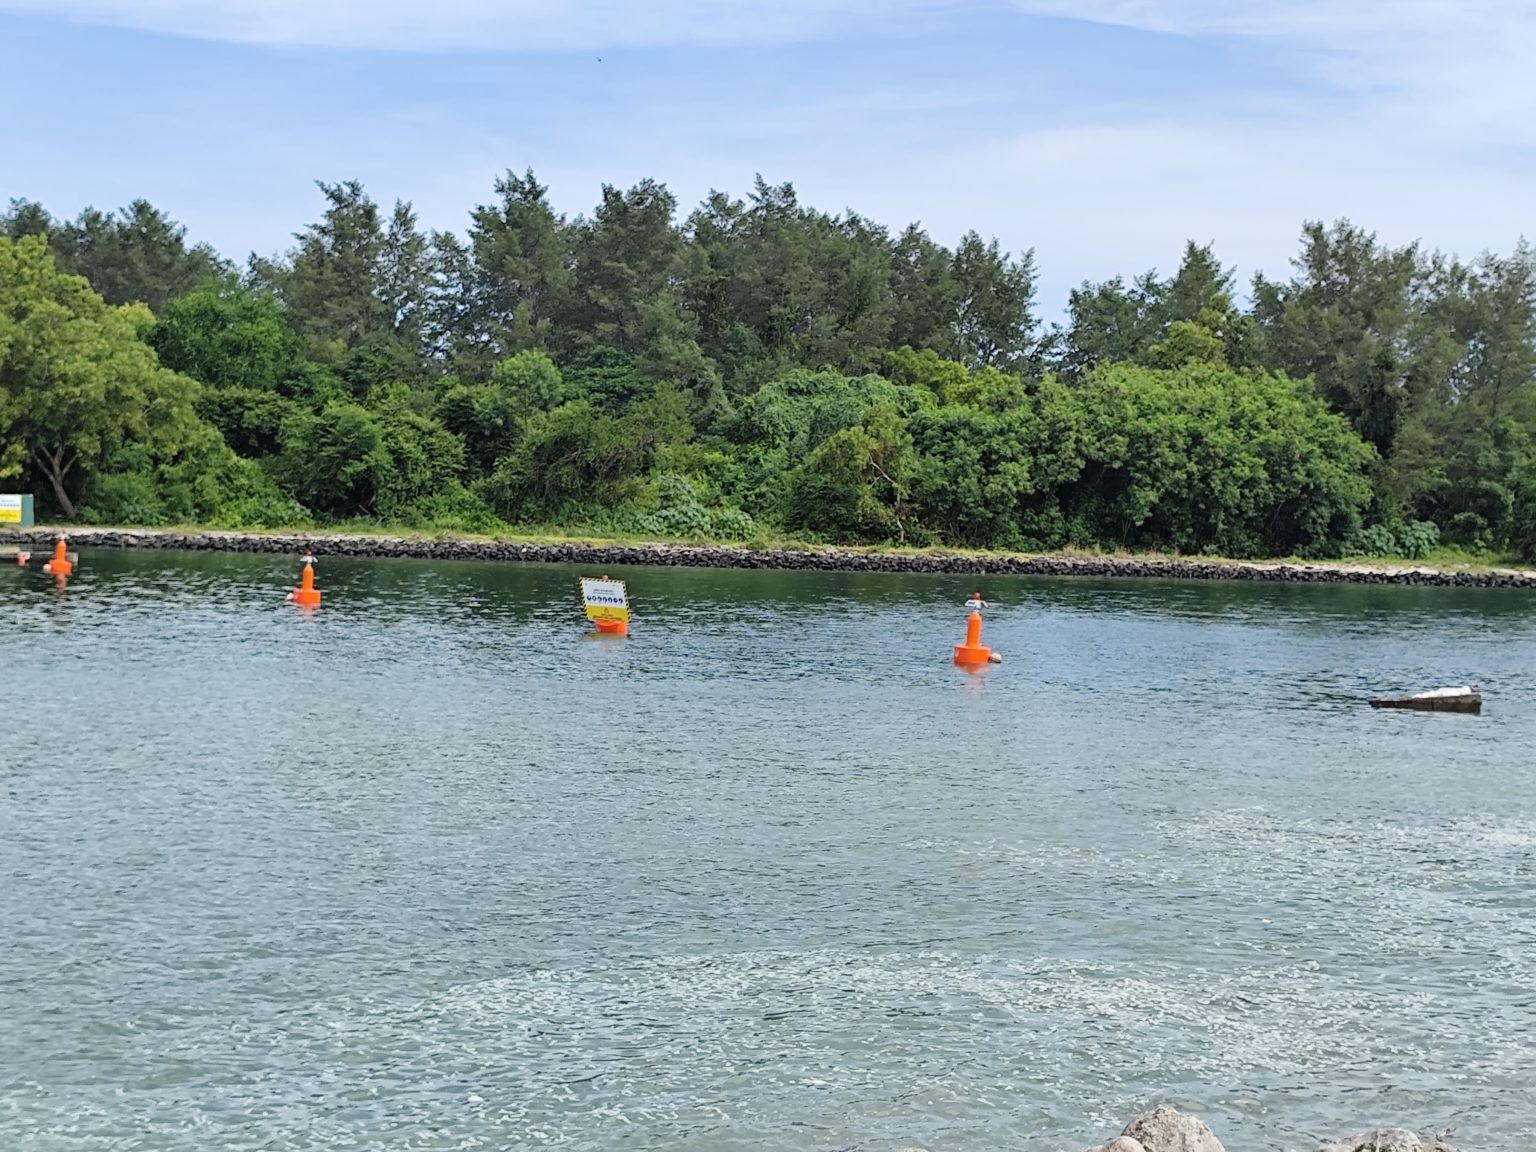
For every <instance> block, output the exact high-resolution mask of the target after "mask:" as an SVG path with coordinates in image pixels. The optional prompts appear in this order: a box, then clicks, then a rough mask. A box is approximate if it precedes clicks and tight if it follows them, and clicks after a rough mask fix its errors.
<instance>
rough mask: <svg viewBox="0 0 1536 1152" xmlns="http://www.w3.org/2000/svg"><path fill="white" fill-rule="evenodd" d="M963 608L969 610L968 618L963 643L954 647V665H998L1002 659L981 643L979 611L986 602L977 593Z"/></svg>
mask: <svg viewBox="0 0 1536 1152" xmlns="http://www.w3.org/2000/svg"><path fill="white" fill-rule="evenodd" d="M965 606H966V607H967V608H969V609H970V610H971V614H970V616H968V617H967V618H966V621H965V643H964V644H956V645H955V663H956V664H965V665H970V664H999V663H1001V662H1002V659H1003V658H1002V657H1001V656H998V655H996V654H995V653H993V651H992V649H990V648H988V647H987V646H986V645H985V644H983V643H982V642H981V610H982V609H983V608H985V607H986V606H987V602H986V601H985V600H983V599H982V598H981V593H980V592H977V593H976V594H974V595H973V596H972V597H971V598H970V599H969V600H967V601H966V602H965Z"/></svg>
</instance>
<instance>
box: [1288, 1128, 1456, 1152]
mask: <svg viewBox="0 0 1536 1152" xmlns="http://www.w3.org/2000/svg"><path fill="white" fill-rule="evenodd" d="M1317 1152H1458V1150H1457V1149H1455V1148H1453V1147H1451V1146H1450V1145H1449V1144H1447V1143H1446V1142H1445V1140H1444V1137H1441V1136H1436V1137H1434V1138H1433V1139H1431V1140H1429V1141H1424V1140H1420V1139H1419V1135H1418V1133H1417V1132H1410V1131H1409V1130H1408V1129H1407V1128H1372V1129H1371V1130H1370V1131H1369V1132H1361V1133H1358V1134H1357V1135H1354V1136H1346V1137H1344V1138H1343V1139H1342V1140H1330V1141H1329V1142H1328V1143H1326V1144H1319V1145H1318V1146H1317Z"/></svg>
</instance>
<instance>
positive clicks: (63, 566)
mask: <svg viewBox="0 0 1536 1152" xmlns="http://www.w3.org/2000/svg"><path fill="white" fill-rule="evenodd" d="M74 570H75V566H74V565H73V564H71V563H70V562H69V552H68V551H67V550H66V549H65V544H64V537H62V536H60V537H59V542H58V543H57V544H55V545H54V546H53V559H52V560H49V561H48V562H47V563H46V564H44V565H43V571H44V572H47V573H48V574H49V575H50V576H68V575H69V574H70V573H71V572H73V571H74Z"/></svg>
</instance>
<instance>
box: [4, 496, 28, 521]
mask: <svg viewBox="0 0 1536 1152" xmlns="http://www.w3.org/2000/svg"><path fill="white" fill-rule="evenodd" d="M22 503H23V502H22V497H20V496H0V524H20V523H21V519H22V516H21V513H22Z"/></svg>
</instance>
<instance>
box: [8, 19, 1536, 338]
mask: <svg viewBox="0 0 1536 1152" xmlns="http://www.w3.org/2000/svg"><path fill="white" fill-rule="evenodd" d="M599 58H600V59H599ZM0 59H3V60H4V61H5V64H4V67H3V68H0V100H3V101H4V102H5V105H6V106H7V107H9V108H10V109H12V112H11V114H10V115H9V116H8V117H7V125H6V131H5V139H4V145H3V147H0V199H4V198H9V197H13V196H17V197H28V198H34V199H39V200H42V201H43V202H44V203H45V204H46V205H47V206H48V207H49V208H50V209H52V210H53V211H54V212H55V213H56V214H61V215H71V216H72V215H74V214H75V213H76V212H78V211H79V210H80V209H81V208H82V207H84V206H86V205H88V204H89V205H95V206H97V207H101V208H111V207H117V206H120V205H122V204H124V203H126V202H127V201H129V200H130V199H132V198H134V197H136V196H145V197H147V198H148V199H150V200H151V201H153V202H154V203H155V204H156V205H158V206H160V207H162V208H164V209H165V210H166V211H168V212H169V213H170V214H171V215H173V216H175V217H176V218H177V219H179V220H181V221H182V222H183V223H185V224H186V225H187V226H188V229H189V231H190V233H191V234H192V236H193V237H195V238H197V239H204V240H207V241H209V242H210V243H212V244H214V245H215V246H216V247H217V248H219V249H220V250H221V251H222V252H224V253H225V254H226V255H229V256H233V257H236V258H243V257H244V256H245V255H246V254H247V253H250V252H257V253H260V254H263V255H270V254H273V253H276V252H278V251H280V250H282V249H283V248H285V247H286V246H287V244H288V242H289V239H290V236H291V233H292V232H293V231H295V230H296V229H298V228H299V227H301V226H302V225H303V224H304V223H306V222H307V221H309V220H311V219H313V218H314V217H315V215H316V214H317V213H318V211H319V204H320V200H319V195H318V193H317V192H316V190H315V189H314V186H313V181H314V180H316V179H325V180H341V179H348V178H354V177H355V178H358V179H361V180H363V181H364V183H365V184H366V185H367V187H368V189H369V191H370V192H371V193H372V194H373V195H374V197H375V198H377V199H379V200H380V201H382V202H385V203H389V202H392V201H393V200H394V199H396V198H400V199H406V200H410V201H412V202H413V203H414V205H415V206H416V208H417V210H418V212H419V214H420V216H421V219H422V222H423V223H424V224H425V225H427V226H430V227H434V228H444V229H447V228H453V229H459V228H462V227H463V224H464V221H465V217H466V214H467V212H468V210H469V208H470V207H472V206H473V205H474V204H476V203H480V202H484V201H485V200H487V199H489V197H490V195H491V183H492V180H493V179H494V177H495V176H496V175H497V174H498V173H499V172H501V171H503V170H505V169H507V168H513V169H516V170H518V171H521V170H523V169H524V168H528V167H532V168H533V169H534V171H535V172H536V173H537V174H538V176H539V177H540V178H541V179H542V180H543V181H544V182H546V183H547V184H549V185H550V186H551V191H552V195H553V197H554V199H555V201H556V203H557V205H558V206H559V207H560V208H561V209H562V210H564V211H566V212H568V213H571V214H575V213H578V212H581V211H584V210H588V209H590V207H591V205H593V204H594V203H595V202H596V200H597V197H598V190H599V186H600V185H601V183H602V182H604V181H607V182H610V183H616V184H620V185H628V184H630V183H633V182H634V181H635V180H638V179H640V178H642V177H645V176H654V177H656V178H658V179H660V180H663V181H665V182H666V183H667V184H668V185H669V186H671V187H672V188H673V190H674V191H675V192H676V193H677V194H678V195H679V197H680V198H681V199H682V201H683V203H684V205H685V206H691V205H692V204H693V203H695V202H697V201H698V200H699V199H700V198H702V197H703V196H704V195H705V194H706V193H707V192H708V191H709V190H710V189H711V188H720V189H722V190H725V191H729V192H732V193H736V194H743V193H745V191H746V190H747V189H748V187H749V186H750V183H751V180H752V177H753V175H754V173H757V172H761V173H762V174H763V175H764V176H765V177H766V178H768V179H769V180H771V181H774V182H778V181H782V180H789V181H792V182H793V183H794V184H795V186H796V187H797V189H799V191H800V193H801V195H802V198H803V199H804V200H806V201H807V202H809V203H812V204H815V205H816V206H818V207H822V208H826V209H829V210H838V209H842V208H847V207H851V208H855V209H857V210H859V211H861V212H863V213H864V214H865V215H868V216H871V217H873V218H875V219H877V220H879V221H881V222H883V223H886V224H889V225H891V226H892V227H899V226H901V225H903V224H905V223H907V222H909V221H913V220H917V221H921V222H922V223H923V225H924V226H925V227H927V228H928V230H929V231H930V232H931V233H932V234H933V235H934V236H935V237H936V238H937V239H939V240H942V241H944V242H946V243H952V242H953V241H954V240H955V239H956V238H958V236H959V235H960V234H961V233H962V232H963V231H965V230H966V229H967V228H975V229H977V230H978V231H980V232H982V233H983V234H984V235H995V236H997V237H998V238H999V239H1000V240H1001V241H1002V243H1003V244H1004V246H1005V247H1007V248H1009V249H1011V250H1014V251H1019V250H1022V249H1025V248H1033V249H1034V250H1035V252H1036V258H1037V261H1038V262H1039V266H1040V270H1041V294H1042V300H1041V303H1042V305H1043V306H1044V307H1045V310H1046V311H1047V312H1054V311H1056V310H1057V309H1058V308H1059V307H1060V306H1061V304H1062V302H1063V301H1064V299H1065V295H1066V292H1067V290H1068V289H1069V288H1070V287H1071V286H1072V285H1074V284H1076V283H1078V282H1080V281H1082V280H1085V279H1101V278H1104V277H1106V276H1109V275H1113V274H1115V273H1117V272H1123V273H1126V274H1130V273H1134V272H1137V271H1141V270H1144V269H1146V268H1148V267H1154V266H1155V267H1160V268H1163V269H1168V268H1169V267H1170V266H1171V265H1173V264H1174V263H1176V261H1177V259H1178V256H1179V253H1180V250H1181V249H1182V246H1183V242H1184V240H1185V239H1187V238H1193V239H1197V240H1200V241H1202V242H1203V241H1208V240H1209V241H1214V242H1215V243H1216V246H1217V251H1218V253H1219V254H1220V255H1221V256H1222V258H1223V259H1224V260H1225V261H1226V262H1227V263H1229V264H1232V265H1235V266H1236V267H1237V269H1238V272H1239V275H1240V276H1241V277H1242V278H1243V279H1244V280H1246V278H1247V277H1248V276H1249V275H1250V274H1251V273H1252V271H1253V270H1254V269H1256V268H1263V269H1265V270H1268V271H1270V272H1272V273H1284V271H1285V265H1286V261H1287V260H1288V259H1289V257H1290V256H1291V254H1292V253H1293V251H1294V250H1295V246H1296V237H1297V234H1298V231H1299V228H1300V225H1301V223H1302V221H1303V220H1304V219H1308V218H1323V219H1330V220H1331V219H1334V218H1336V217H1339V216H1347V217H1349V218H1351V219H1353V220H1355V221H1356V222H1358V223H1361V224H1364V225H1366V226H1367V227H1370V228H1372V229H1375V230H1376V231H1378V232H1379V233H1380V234H1381V235H1382V237H1383V238H1384V239H1387V240H1390V241H1393V242H1403V241H1407V240H1412V239H1422V240H1423V241H1424V242H1425V243H1426V244H1428V245H1429V246H1432V247H1438V248H1443V249H1447V250H1452V251H1457V252H1459V253H1461V254H1463V255H1474V254H1476V253H1477V252H1478V251H1480V250H1482V249H1488V248H1491V249H1494V250H1500V251H1507V250H1508V249H1509V248H1510V247H1512V246H1513V244H1514V243H1515V241H1516V240H1517V239H1518V238H1519V237H1520V236H1521V235H1522V234H1523V233H1524V232H1526V231H1527V230H1529V229H1530V225H1529V223H1528V217H1529V213H1528V211H1527V207H1528V206H1530V205H1533V204H1536V195H1533V193H1536V69H1532V67H1531V66H1530V63H1529V62H1530V61H1532V60H1536V5H1532V4H1530V3H1528V0H1461V2H1460V3H1453V2H1451V0H1397V2H1396V3H1387V2H1378V0H1292V2H1291V3H1284V2H1283V0H1282V2H1278V3H1250V2H1248V0H1076V2H1071V3H1069V2H1067V0H970V2H961V0H879V2H875V0H820V2H817V3H811V2H808V0H778V2H777V3H772V2H769V0H737V2H735V3H731V2H730V0H718V2H717V3H712V4H711V3H704V2H702V0H652V2H649V3H647V2H644V0H635V2H632V3H622V2H620V0H435V2H434V3H430V4H428V3H421V2H419V0H0Z"/></svg>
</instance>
